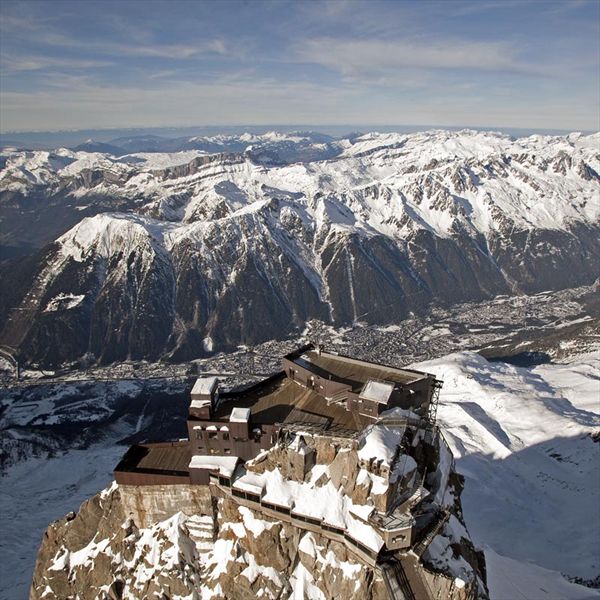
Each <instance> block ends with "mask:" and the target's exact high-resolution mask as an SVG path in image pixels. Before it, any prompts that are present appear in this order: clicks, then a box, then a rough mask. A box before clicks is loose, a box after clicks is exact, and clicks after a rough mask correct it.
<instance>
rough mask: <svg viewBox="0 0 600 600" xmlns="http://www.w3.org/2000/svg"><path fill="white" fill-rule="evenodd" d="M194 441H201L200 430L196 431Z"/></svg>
mask: <svg viewBox="0 0 600 600" xmlns="http://www.w3.org/2000/svg"><path fill="white" fill-rule="evenodd" d="M196 439H197V440H201V439H202V429H196Z"/></svg>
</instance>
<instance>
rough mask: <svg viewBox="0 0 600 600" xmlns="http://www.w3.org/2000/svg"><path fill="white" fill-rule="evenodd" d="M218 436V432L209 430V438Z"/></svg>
mask: <svg viewBox="0 0 600 600" xmlns="http://www.w3.org/2000/svg"><path fill="white" fill-rule="evenodd" d="M216 438H217V432H216V431H209V432H208V439H209V440H214V439H216Z"/></svg>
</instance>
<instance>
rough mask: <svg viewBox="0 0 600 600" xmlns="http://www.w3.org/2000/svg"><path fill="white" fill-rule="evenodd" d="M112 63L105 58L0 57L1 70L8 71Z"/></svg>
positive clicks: (95, 65)
mask: <svg viewBox="0 0 600 600" xmlns="http://www.w3.org/2000/svg"><path fill="white" fill-rule="evenodd" d="M112 64H113V63H112V62H109V61H106V60H95V59H85V58H82V59H79V58H56V57H50V56H5V55H2V57H1V65H2V70H3V71H5V72H8V73H19V72H23V71H47V70H49V69H60V70H62V69H93V68H98V67H109V66H111V65H112Z"/></svg>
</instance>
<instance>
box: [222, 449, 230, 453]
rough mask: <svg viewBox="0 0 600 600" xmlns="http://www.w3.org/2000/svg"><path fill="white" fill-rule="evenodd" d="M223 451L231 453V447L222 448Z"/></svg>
mask: <svg viewBox="0 0 600 600" xmlns="http://www.w3.org/2000/svg"><path fill="white" fill-rule="evenodd" d="M223 452H225V454H231V448H224V449H223Z"/></svg>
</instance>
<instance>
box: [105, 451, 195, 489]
mask: <svg viewBox="0 0 600 600" xmlns="http://www.w3.org/2000/svg"><path fill="white" fill-rule="evenodd" d="M190 458H191V453H190V445H189V442H188V441H187V440H185V441H180V442H159V443H155V444H135V445H133V446H131V448H129V450H128V451H127V452H126V453H125V456H123V458H122V459H121V461H120V462H119V464H118V465H117V466H116V468H115V471H114V474H115V479H116V481H117V483H118V484H120V485H173V484H175V485H176V484H187V483H189V482H190V473H189V469H188V465H189V464H190Z"/></svg>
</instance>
